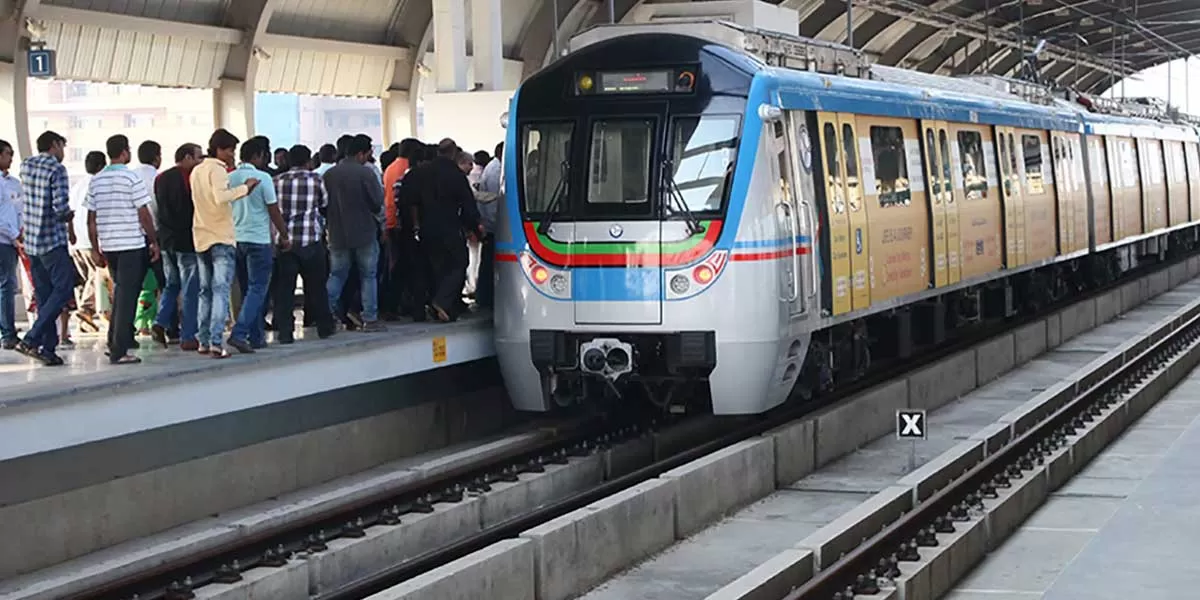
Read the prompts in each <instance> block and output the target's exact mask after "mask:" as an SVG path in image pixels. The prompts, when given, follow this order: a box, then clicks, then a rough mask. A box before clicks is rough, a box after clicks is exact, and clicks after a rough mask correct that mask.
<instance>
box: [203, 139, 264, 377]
mask: <svg viewBox="0 0 1200 600" xmlns="http://www.w3.org/2000/svg"><path fill="white" fill-rule="evenodd" d="M238 143H239V140H238V139H237V136H235V135H233V134H232V133H229V132H228V131H226V130H224V129H218V130H216V131H215V132H214V133H213V134H212V137H211V138H209V140H208V156H207V157H205V159H204V161H203V162H201V163H200V164H199V165H196V167H195V168H193V169H192V174H191V177H190V178H189V181H190V183H191V187H192V202H193V204H195V213H194V215H193V217H192V238H193V240H194V241H195V244H196V254H197V258H198V259H199V260H198V261H197V262H198V263H199V266H200V315H199V322H200V323H199V324H200V330H199V331H198V332H197V334H196V338H197V341H199V342H200V353H201V354H211V355H212V357H213V358H227V357H228V356H229V351H228V350H226V349H225V348H224V347H223V346H222V338H223V337H224V335H225V320H226V318H227V317H228V316H229V290H230V287H231V286H232V285H233V275H234V268H235V267H234V265H235V262H236V258H237V250H236V249H235V246H234V243H235V238H234V232H233V202H234V201H236V200H239V199H241V198H244V197H246V195H248V194H249V193H250V192H251V191H253V190H254V188H255V187H258V180H256V179H251V180H249V181H247V182H246V183H245V185H239V186H236V187H233V188H231V187H229V169H230V168H232V167H233V164H234V158H235V154H234V152H235V151H236V150H237V146H238Z"/></svg>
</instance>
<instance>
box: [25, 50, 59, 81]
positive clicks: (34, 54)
mask: <svg viewBox="0 0 1200 600" xmlns="http://www.w3.org/2000/svg"><path fill="white" fill-rule="evenodd" d="M54 59H55V56H54V51H53V50H46V49H45V48H38V49H34V50H30V51H29V76H30V77H54V76H55V75H57V74H58V73H57V66H58V65H56V64H55V60H54Z"/></svg>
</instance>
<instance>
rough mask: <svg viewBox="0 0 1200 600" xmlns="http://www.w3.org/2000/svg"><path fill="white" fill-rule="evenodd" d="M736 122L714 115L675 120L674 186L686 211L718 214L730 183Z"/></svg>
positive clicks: (729, 118)
mask: <svg viewBox="0 0 1200 600" xmlns="http://www.w3.org/2000/svg"><path fill="white" fill-rule="evenodd" d="M739 122H740V121H739V119H738V117H736V116H716V115H710V116H704V117H680V118H678V119H675V123H674V133H673V135H672V138H673V139H674V141H675V143H674V148H673V150H672V151H673V155H672V157H671V160H672V161H673V162H674V169H675V173H674V177H675V180H674V184H675V187H676V188H678V189H679V194H680V195H681V196H683V201H684V202H686V203H687V207H688V210H690V211H692V212H700V211H716V210H721V206H722V204H723V203H724V202H725V196H726V195H728V193H729V187H730V183H731V181H732V179H733V165H734V159H735V153H736V148H737V143H738V124H739Z"/></svg>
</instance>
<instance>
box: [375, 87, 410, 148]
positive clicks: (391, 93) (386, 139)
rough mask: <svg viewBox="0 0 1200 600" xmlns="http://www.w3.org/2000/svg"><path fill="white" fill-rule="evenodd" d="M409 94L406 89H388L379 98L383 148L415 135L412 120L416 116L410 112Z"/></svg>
mask: <svg viewBox="0 0 1200 600" xmlns="http://www.w3.org/2000/svg"><path fill="white" fill-rule="evenodd" d="M409 94H410V92H408V91H406V90H388V92H387V93H386V94H384V96H383V98H381V99H380V103H381V105H380V109H381V112H382V114H383V146H384V147H385V148H386V147H388V146H391V145H392V144H395V143H398V142H399V141H400V140H402V139H404V138H407V137H415V136H416V133H417V132H416V123H414V122H413V119H415V118H416V117H415V116H414V115H413V114H412V112H413V109H412V105H411V104H410V103H409Z"/></svg>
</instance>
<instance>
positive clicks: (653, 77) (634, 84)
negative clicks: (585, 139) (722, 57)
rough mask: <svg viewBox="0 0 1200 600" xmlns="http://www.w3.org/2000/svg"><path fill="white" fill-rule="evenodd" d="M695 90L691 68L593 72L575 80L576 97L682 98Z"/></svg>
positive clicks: (694, 76)
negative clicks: (669, 95)
mask: <svg viewBox="0 0 1200 600" xmlns="http://www.w3.org/2000/svg"><path fill="white" fill-rule="evenodd" d="M695 87H696V70H695V68H682V69H680V68H674V69H650V70H645V71H599V72H595V71H593V72H586V73H581V74H580V75H578V76H577V77H576V80H575V93H577V94H664V93H675V94H680V93H682V94H686V93H690V92H692V91H694V90H695Z"/></svg>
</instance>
